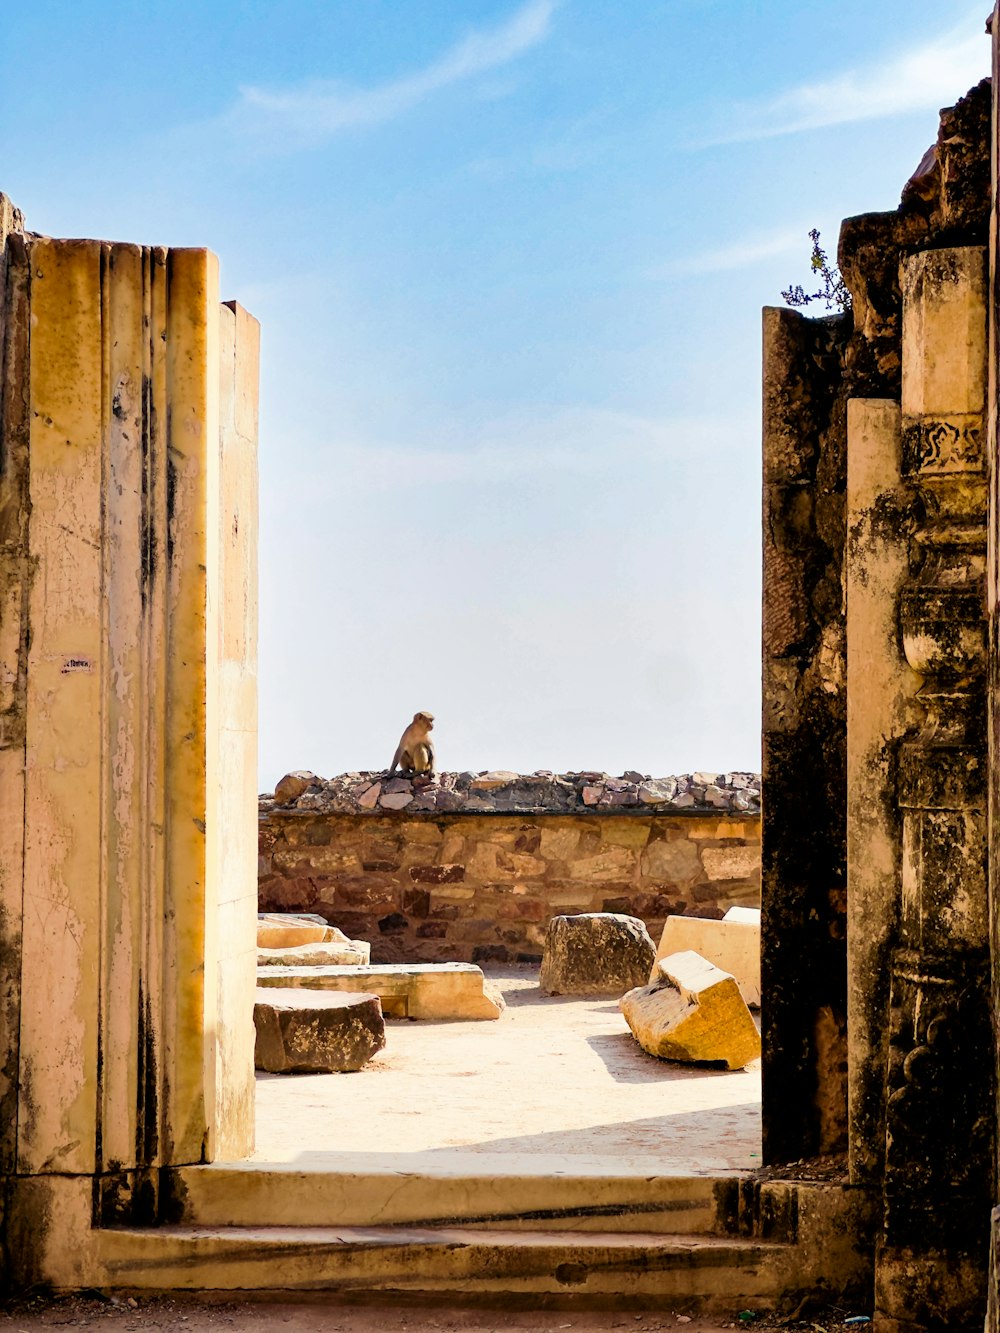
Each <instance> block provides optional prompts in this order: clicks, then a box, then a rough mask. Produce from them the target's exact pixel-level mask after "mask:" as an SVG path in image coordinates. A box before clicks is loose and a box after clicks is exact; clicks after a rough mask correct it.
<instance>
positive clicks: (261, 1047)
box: [253, 987, 385, 1074]
mask: <svg viewBox="0 0 1000 1333" xmlns="http://www.w3.org/2000/svg"><path fill="white" fill-rule="evenodd" d="M253 1021H254V1027H255V1028H256V1030H257V1043H256V1049H255V1057H254V1063H255V1064H256V1067H257V1068H258V1069H263V1070H266V1072H267V1073H269V1074H343V1073H348V1072H350V1071H353V1070H356V1069H360V1068H361V1067H362V1066H363V1065H365V1064H367V1062H368V1061H369V1060H370V1059H371V1058H372V1056H373V1055H375V1054H376V1052H378V1051H380V1050H381V1049H382V1047H383V1046H384V1045H385V1020H384V1019H383V1017H382V1006H381V1004H380V1003H379V998H378V996H377V995H367V994H359V993H358V992H356V991H355V992H350V993H342V994H336V995H329V994H324V993H322V992H314V991H309V992H304V991H302V990H298V989H284V988H278V987H269V988H268V989H266V990H265V989H262V988H260V987H258V988H257V990H256V992H255V993H254V1010H253Z"/></svg>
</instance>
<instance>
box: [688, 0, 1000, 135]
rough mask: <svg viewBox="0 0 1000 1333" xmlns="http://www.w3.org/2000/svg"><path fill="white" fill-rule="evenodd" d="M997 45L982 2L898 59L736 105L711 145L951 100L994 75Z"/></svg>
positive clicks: (890, 58) (932, 106)
mask: <svg viewBox="0 0 1000 1333" xmlns="http://www.w3.org/2000/svg"><path fill="white" fill-rule="evenodd" d="M989 62H990V47H989V41H988V39H987V38H986V36H985V34H984V30H983V6H982V5H981V4H979V5H977V6H976V7H975V9H973V10H971V11H970V13H969V16H968V18H967V20H966V21H965V22H963V23H962V24H961V25H959V26H958V27H956V28H952V29H951V30H949V31H948V32H946V33H943V34H942V35H941V36H939V37H937V38H935V39H934V40H933V41H930V42H925V43H923V44H922V45H920V46H913V47H910V48H909V49H908V50H904V51H901V52H899V53H898V54H897V55H895V56H887V57H886V58H884V59H882V60H879V61H877V62H875V61H873V62H871V63H869V64H865V65H862V66H859V67H857V68H855V69H849V70H845V71H844V72H843V73H841V74H838V75H836V76H834V77H833V78H830V79H823V80H820V81H818V82H815V83H803V84H800V85H799V86H798V87H797V88H791V89H789V91H788V92H785V93H781V94H779V95H778V96H777V97H774V98H772V99H770V100H768V101H764V102H757V103H750V104H741V105H736V106H733V107H731V108H730V109H729V111H728V113H727V116H726V119H727V121H728V122H729V126H728V128H725V129H720V131H719V133H718V134H716V135H714V136H713V137H712V138H711V139H710V140H708V141H707V142H709V143H738V142H742V141H745V140H752V139H769V138H773V137H775V136H777V135H781V134H797V133H799V132H801V131H803V130H816V129H823V128H824V127H826V126H828V125H844V124H848V123H850V122H853V121H861V120H882V119H885V118H887V117H889V116H901V115H905V114H906V113H908V112H912V111H926V110H934V111H936V110H937V109H938V108H940V107H942V106H950V105H952V104H953V103H954V102H955V101H956V99H957V98H958V97H960V96H961V95H962V94H963V93H964V92H965V90H966V89H967V88H969V87H970V86H971V85H972V84H974V83H978V81H979V80H980V79H982V78H983V77H985V75H987V74H988V73H989Z"/></svg>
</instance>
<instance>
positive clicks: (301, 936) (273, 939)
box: [257, 912, 371, 961]
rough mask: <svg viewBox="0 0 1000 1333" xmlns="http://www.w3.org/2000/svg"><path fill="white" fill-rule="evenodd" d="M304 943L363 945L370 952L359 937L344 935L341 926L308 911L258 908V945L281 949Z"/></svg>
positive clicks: (263, 947)
mask: <svg viewBox="0 0 1000 1333" xmlns="http://www.w3.org/2000/svg"><path fill="white" fill-rule="evenodd" d="M304 944H339V945H343V946H345V947H354V948H355V949H358V950H361V949H362V948H363V947H367V948H368V949H369V953H370V952H371V950H370V946H367V945H364V942H363V941H361V940H350V939H348V937H347V936H346V935H345V934H344V932H343V931H342V930H338V929H337V927H336V926H331V925H330V923H329V922H328V921H326V920H325V919H324V918H323V917H321V916H316V915H315V914H314V913H312V912H258V914H257V948H258V949H276V950H280V951H284V950H288V949H297V948H300V947H301V946H302V945H304ZM345 961H346V960H345Z"/></svg>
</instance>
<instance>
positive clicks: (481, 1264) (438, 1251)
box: [97, 1226, 793, 1310]
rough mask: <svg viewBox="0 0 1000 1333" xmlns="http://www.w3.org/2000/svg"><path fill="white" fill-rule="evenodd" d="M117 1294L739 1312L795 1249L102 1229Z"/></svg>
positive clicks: (784, 1274) (298, 1231) (447, 1233)
mask: <svg viewBox="0 0 1000 1333" xmlns="http://www.w3.org/2000/svg"><path fill="white" fill-rule="evenodd" d="M97 1234H98V1242H99V1252H100V1258H101V1261H102V1263H103V1267H104V1270H105V1272H106V1273H107V1274H108V1283H109V1285H111V1286H114V1287H115V1288H117V1289H119V1290H122V1289H124V1290H135V1291H138V1290H159V1291H214V1292H226V1291H243V1292H254V1291H257V1292H264V1291H267V1292H302V1291H309V1292H317V1291H323V1290H330V1291H336V1292H337V1293H338V1295H339V1296H341V1297H353V1298H357V1297H361V1296H371V1297H378V1296H381V1297H382V1298H384V1299H390V1298H393V1297H409V1298H415V1297H416V1298H419V1297H423V1298H437V1299H444V1298H447V1297H451V1298H453V1299H460V1300H462V1301H465V1302H468V1301H470V1300H471V1301H475V1300H477V1299H478V1300H480V1301H484V1302H489V1301H497V1300H507V1299H510V1298H512V1297H519V1296H528V1297H532V1298H538V1297H543V1298H546V1299H547V1300H549V1299H555V1298H559V1299H560V1303H566V1304H573V1303H578V1304H581V1305H586V1304H588V1303H591V1302H594V1301H600V1300H601V1299H602V1298H604V1299H607V1298H609V1297H613V1298H614V1299H615V1303H616V1305H623V1304H626V1303H629V1302H633V1303H634V1302H642V1301H643V1300H656V1301H662V1300H675V1301H680V1300H683V1301H689V1302H691V1303H692V1304H696V1305H697V1306H699V1307H700V1308H702V1309H706V1310H708V1309H718V1310H723V1309H724V1310H732V1309H733V1308H734V1307H735V1308H739V1307H740V1306H741V1305H743V1304H749V1303H751V1302H753V1303H754V1305H755V1306H756V1307H757V1308H763V1307H768V1306H771V1307H773V1306H775V1305H777V1304H779V1303H780V1302H781V1301H782V1300H783V1298H784V1296H785V1292H786V1287H787V1283H788V1280H789V1276H788V1275H789V1272H790V1270H791V1266H792V1262H791V1261H792V1258H793V1250H792V1247H790V1246H789V1245H787V1244H779V1243H775V1242H767V1241H758V1240H754V1241H749V1240H746V1241H740V1240H732V1239H728V1238H722V1237H714V1236H713V1237H708V1236H687V1237H681V1236H672V1237H668V1236H663V1235H660V1234H656V1233H650V1232H632V1233H629V1234H627V1235H622V1234H616V1233H611V1232H593V1233H584V1234H581V1233H579V1232H574V1231H548V1232H523V1231H503V1230H500V1231H488V1230H483V1229H479V1228H474V1227H447V1228H440V1229H437V1228H433V1229H432V1228H420V1227H287V1226H268V1227H203V1226H166V1227H150V1228H138V1229H130V1230H120V1231H119V1230H104V1231H101V1232H99V1233H97Z"/></svg>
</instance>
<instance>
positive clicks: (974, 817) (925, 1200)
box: [849, 248, 995, 1330]
mask: <svg viewBox="0 0 1000 1333" xmlns="http://www.w3.org/2000/svg"><path fill="white" fill-rule="evenodd" d="M900 281H901V287H902V293H903V353H902V354H903V378H902V404H901V406H902V469H901V470H902V473H903V476H904V477H905V478H906V480H907V481H908V482H909V483H910V484H911V485H912V486H913V488H914V504H913V511H912V512H913V532H912V538H911V548H910V569H909V576H908V578H907V579H906V581H905V585H904V586H903V587H902V588H901V590H900V594H899V599H898V617H899V625H900V632H901V639H902V651H903V653H904V654H905V660H906V663H907V664H908V666H909V668H910V669H911V670H912V671H913V672H914V673H916V676H917V677H919V680H920V687H919V690H918V692H917V693H916V695H915V702H916V704H917V706H918V710H919V712H918V717H917V719H916V724H915V726H914V728H913V730H912V731H911V732H910V733H909V734H908V735H907V736H906V738H905V739H903V740H902V741H901V742H900V743H899V745H898V747H897V748H896V750H895V762H894V767H895V777H894V782H893V783H891V784H886V785H884V786H883V787H882V790H881V792H879V790H878V789H877V788H874V787H873V786H872V787H870V788H869V798H870V800H872V801H882V802H884V803H886V804H885V814H884V816H883V818H884V821H885V825H886V827H887V828H889V827H891V821H892V818H893V816H892V813H891V811H890V807H889V802H890V801H892V800H894V801H895V803H896V805H897V806H898V812H899V819H900V834H899V838H900V841H899V847H900V862H899V888H900V895H899V900H898V905H897V908H896V911H897V912H898V924H896V922H893V924H892V927H891V934H892V939H891V946H890V942H889V941H888V940H885V939H880V940H879V941H878V942H877V943H876V944H875V945H872V946H869V947H871V948H873V949H875V950H877V952H878V956H885V955H886V954H888V1002H889V1003H888V1012H887V1013H886V1015H885V1019H884V1022H883V1025H882V1030H881V1031H880V1030H879V1029H878V1028H877V1027H876V1028H875V1029H874V1030H871V1031H870V1033H869V1049H874V1047H875V1046H876V1045H877V1044H878V1043H879V1042H881V1043H884V1048H885V1057H886V1058H885V1091H884V1106H885V1150H884V1152H885V1156H884V1167H883V1176H882V1193H883V1225H882V1234H881V1238H880V1240H879V1243H878V1246H877V1252H876V1309H877V1313H878V1317H879V1320H880V1321H881V1327H882V1328H884V1329H900V1330H902V1329H904V1328H905V1329H915V1328H937V1327H943V1326H945V1325H946V1324H947V1326H948V1327H956V1328H962V1327H966V1326H970V1327H971V1325H972V1323H973V1322H974V1321H975V1320H976V1319H977V1318H979V1319H981V1317H982V1308H983V1296H984V1292H983V1282H982V1274H983V1268H984V1259H985V1246H986V1243H987V1229H988V1228H987V1222H988V1213H989V1206H990V1203H991V1201H992V1163H993V1126H994V1119H995V1109H994V1104H993V1095H994V1094H993V1069H992V1065H993V1060H992V1042H991V1034H990V1005H989V998H988V997H989V983H988V972H989V946H988V926H987V902H986V730H985V717H986V691H985V671H986V622H985V587H984V575H985V561H986V502H987V495H986V473H985V457H984V451H983V443H982V441H983V426H984V420H983V414H984V410H985V395H986V384H985V370H986V268H985V256H984V253H983V251H982V250H980V249H978V248H964V249H951V250H931V251H925V252H922V253H919V254H917V255H914V256H913V257H911V258H909V259H905V260H904V261H903V263H902V267H901V274H900ZM889 673H890V676H896V677H897V678H900V677H899V671H898V668H895V667H892V666H890V668H889ZM858 687H859V688H861V689H864V688H865V683H864V682H859V686H858ZM885 688H886V686H885V680H883V696H884V693H885ZM904 693H905V689H904ZM886 702H887V701H886V700H885V698H884V697H883V699H882V703H881V707H882V709H883V718H882V726H883V731H884V732H885V734H886V736H887V739H889V738H891V737H892V735H893V734H895V733H897V731H898V728H899V725H900V722H901V721H902V720H904V711H905V710H901V709H900V710H898V715H897V716H895V717H894V716H893V711H894V708H893V705H892V704H891V703H890V704H889V706H888V707H886ZM888 882H889V881H887V883H888ZM853 887H854V886H853V881H852V882H851V884H850V885H849V892H853ZM862 891H863V890H862ZM887 910H888V908H887ZM856 945H857V946H858V947H861V948H864V947H866V944H865V940H864V938H862V939H861V940H860V941H854V940H852V945H851V947H852V950H853V949H854V948H855V947H856ZM879 984H884V983H880V982H879V979H878V978H877V977H873V978H872V987H873V988H876V987H877V986H878V985H879ZM854 998H855V999H856V1001H857V1002H862V999H863V997H861V996H857V997H854ZM872 1021H873V1022H874V1021H875V1020H874V1019H873V1020H872ZM861 1022H862V1023H863V1022H864V1017H863V1014H862V1017H861ZM871 1125H872V1120H871V1118H870V1117H867V1118H859V1121H858V1128H859V1130H860V1131H863V1138H862V1141H861V1142H860V1143H859V1146H858V1151H857V1153H856V1155H855V1157H854V1161H855V1163H856V1164H857V1166H858V1168H859V1169H861V1167H862V1166H863V1165H864V1164H865V1163H867V1164H868V1165H871V1163H872V1161H873V1160H874V1154H873V1146H874V1139H873V1137H872V1136H870V1135H869V1133H868V1131H869V1129H870V1128H871Z"/></svg>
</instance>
